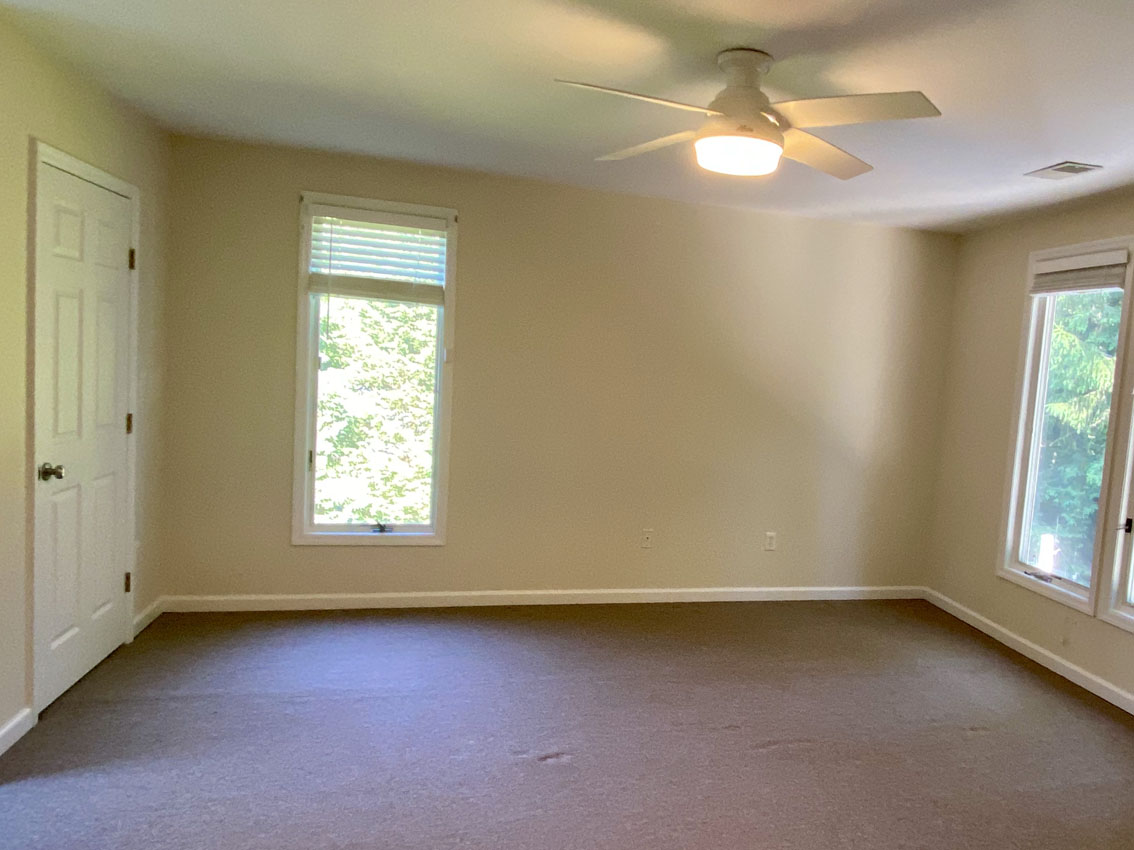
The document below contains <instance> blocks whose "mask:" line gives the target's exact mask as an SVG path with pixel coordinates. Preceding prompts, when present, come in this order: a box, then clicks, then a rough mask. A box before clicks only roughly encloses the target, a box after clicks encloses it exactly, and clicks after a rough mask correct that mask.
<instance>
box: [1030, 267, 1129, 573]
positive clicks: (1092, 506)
mask: <svg viewBox="0 0 1134 850" xmlns="http://www.w3.org/2000/svg"><path fill="white" fill-rule="evenodd" d="M1047 297H1049V298H1051V299H1052V301H1053V303H1052V304H1051V305H1050V309H1052V310H1053V311H1054V315H1053V320H1052V325H1051V332H1050V349H1049V351H1050V353H1049V355H1048V374H1047V385H1046V395H1045V396H1043V411H1042V416H1043V419H1042V425H1041V430H1040V440H1041V443H1040V450H1039V456H1038V461H1037V465H1036V467H1035V469H1034V471H1033V474H1034V475H1035V498H1034V509H1033V513H1032V522H1031V527H1030V534H1029V536H1028V539H1027V540H1026V541H1025V550H1026V554H1027V558H1026V560H1027V561H1028V562H1029V563H1031V564H1036V563H1037V559H1038V558H1039V555H1040V546H1041V539H1042V536H1043V535H1046V534H1050V535H1054V540H1055V546H1056V549H1055V558H1054V571H1055V573H1056V574H1057V575H1060V576H1063V577H1064V578H1068V579H1071V580H1072V581H1075V582H1077V583H1079V584H1082V585H1089V584H1090V577H1091V563H1092V557H1093V552H1094V543H1095V518H1096V515H1097V513H1098V501H1099V493H1100V488H1101V486H1102V475H1103V462H1104V459H1105V456H1106V438H1107V427H1108V425H1109V422H1110V400H1111V390H1112V386H1113V383H1114V366H1115V354H1116V351H1117V347H1118V326H1119V322H1120V320H1121V318H1122V290H1118V289H1106V290H1091V291H1086V292H1069V293H1061V294H1059V295H1054V296H1047Z"/></svg>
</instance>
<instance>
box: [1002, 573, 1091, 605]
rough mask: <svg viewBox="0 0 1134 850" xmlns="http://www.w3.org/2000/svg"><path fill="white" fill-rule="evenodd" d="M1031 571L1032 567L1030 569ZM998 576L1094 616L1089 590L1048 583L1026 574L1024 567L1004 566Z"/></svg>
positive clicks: (1064, 583)
mask: <svg viewBox="0 0 1134 850" xmlns="http://www.w3.org/2000/svg"><path fill="white" fill-rule="evenodd" d="M1028 569H1030V567H1029V568H1028ZM996 574H997V575H998V576H1000V577H1001V578H1003V579H1007V580H1008V581H1010V582H1013V583H1014V584H1018V585H1020V587H1026V588H1027V589H1028V590H1031V591H1033V592H1035V593H1038V594H1039V595H1040V596H1046V597H1047V598H1048V599H1054V600H1055V601H1056V602H1062V603H1063V604H1064V605H1067V606H1068V607H1070V608H1074V609H1075V610H1076V611H1082V612H1083V613H1084V614H1093V613H1094V612H1093V611H1092V610H1091V599H1090V595H1089V591H1088V590H1087V588H1085V587H1084V588H1079V587H1078V586H1077V585H1071V584H1069V583H1067V582H1061V581H1058V580H1056V581H1053V582H1051V583H1048V582H1046V581H1043V580H1042V579H1038V578H1034V577H1032V576H1030V575H1028V574H1027V573H1025V572H1024V565H1022V564H1021V565H1018V566H1016V565H1012V566H1004V567H1001V568H1000V569H999V570H997V571H996Z"/></svg>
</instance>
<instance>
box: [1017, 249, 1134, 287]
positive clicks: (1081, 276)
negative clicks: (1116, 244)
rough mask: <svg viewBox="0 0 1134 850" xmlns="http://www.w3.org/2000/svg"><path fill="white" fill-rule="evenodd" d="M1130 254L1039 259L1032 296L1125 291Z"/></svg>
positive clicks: (1100, 254)
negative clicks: (1113, 289)
mask: <svg viewBox="0 0 1134 850" xmlns="http://www.w3.org/2000/svg"><path fill="white" fill-rule="evenodd" d="M1128 260H1129V252H1128V251H1127V250H1126V249H1125V248H1122V249H1118V250H1114V251H1099V252H1096V253H1093V254H1079V255H1078V256H1072V257H1059V258H1058V259H1053V260H1039V261H1037V262H1036V263H1035V267H1034V271H1035V275H1034V277H1033V278H1032V288H1031V291H1032V294H1033V295H1040V294H1043V293H1045V292H1075V291H1083V290H1087V289H1111V288H1119V289H1121V288H1122V287H1123V285H1124V284H1125V283H1126V264H1127V262H1128Z"/></svg>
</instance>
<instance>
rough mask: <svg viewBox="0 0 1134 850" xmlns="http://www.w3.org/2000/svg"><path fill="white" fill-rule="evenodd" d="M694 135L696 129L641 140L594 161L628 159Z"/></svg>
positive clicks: (677, 142) (686, 139) (666, 146)
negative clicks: (650, 139)
mask: <svg viewBox="0 0 1134 850" xmlns="http://www.w3.org/2000/svg"><path fill="white" fill-rule="evenodd" d="M696 135H697V131H696V130H684V131H682V132H680V133H674V134H673V135H672V136H662V137H661V138H660V139H654V140H653V141H650V142H642V144H640V145H634V147H632V148H623V149H622V150H620V151H615V152H614V153H608V154H607V155H606V156H600V157H598V158H597V160H596V161H598V162H605V161H607V160H615V159H629V158H630V157H632V156H637V155H638V154H640V153H649V152H650V151H656V150H661V149H662V148H668V147H669V146H670V145H676V144H679V143H681V142H687V141H689V140H690V139H692V138H693V137H694V136H696Z"/></svg>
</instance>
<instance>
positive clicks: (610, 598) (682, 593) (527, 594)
mask: <svg viewBox="0 0 1134 850" xmlns="http://www.w3.org/2000/svg"><path fill="white" fill-rule="evenodd" d="M924 598H925V589H924V588H921V587H912V586H910V587H902V586H899V587H677V588H606V589H599V590H470V591H425V592H420V593H314V594H303V595H285V594H250V595H234V596H164V597H162V598H161V599H160V600H158V602H160V603H161V607H162V610H165V611H176V612H190V611H324V610H331V611H334V610H345V609H367V608H373V609H378V608H454V607H468V606H478V605H595V604H600V605H601V604H610V603H634V602H784V601H789V600H822V599H924ZM155 604H156V603H155Z"/></svg>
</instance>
